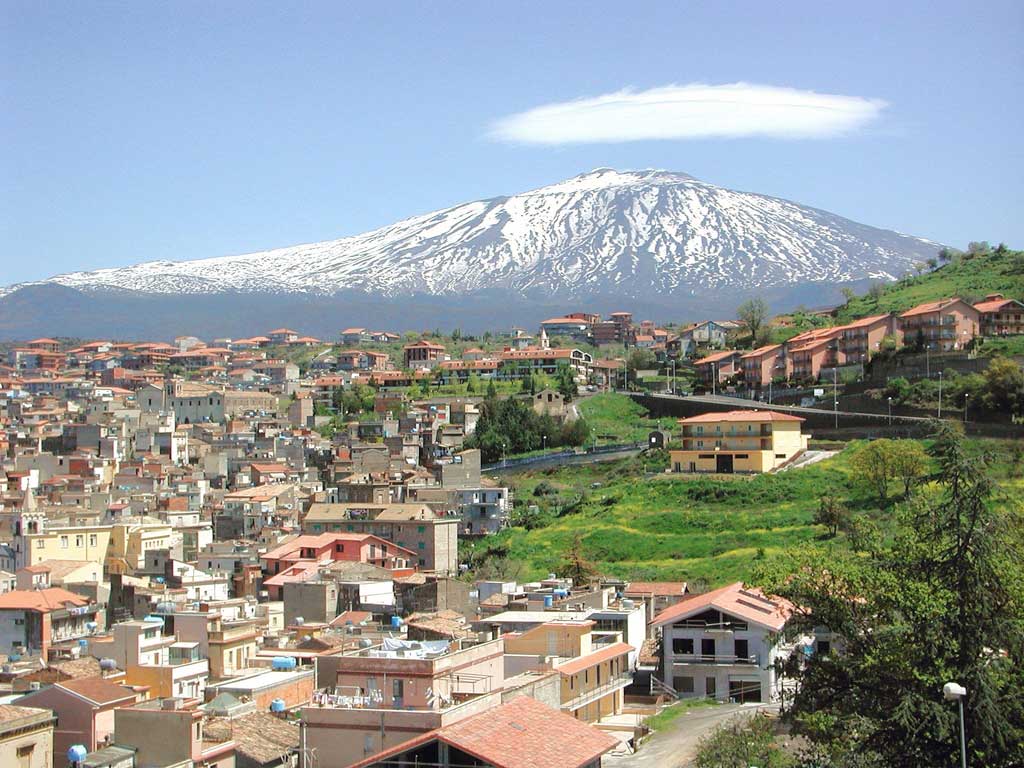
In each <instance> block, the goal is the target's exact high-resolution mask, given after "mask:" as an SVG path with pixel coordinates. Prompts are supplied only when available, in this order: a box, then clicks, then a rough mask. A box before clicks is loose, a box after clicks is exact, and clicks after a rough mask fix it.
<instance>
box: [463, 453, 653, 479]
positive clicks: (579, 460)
mask: <svg viewBox="0 0 1024 768" xmlns="http://www.w3.org/2000/svg"><path fill="white" fill-rule="evenodd" d="M642 450H643V448H642V447H641V448H624V449H623V450H621V451H610V452H608V453H579V454H575V455H573V456H552V457H551V458H550V459H538V460H537V461H533V462H530V463H529V464H517V465H516V464H514V465H510V466H508V467H502V466H501V465H498V464H496V465H494V466H488V467H483V468H482V470H481V471H483V473H484V474H488V475H500V474H503V473H506V472H525V471H527V470H530V471H532V470H535V469H548V468H549V467H558V466H563V465H566V464H594V463H596V462H599V461H613V460H614V459H624V458H626V457H627V456H636V455H638V454H639V453H640V452H641V451H642Z"/></svg>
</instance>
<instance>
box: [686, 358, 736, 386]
mask: <svg viewBox="0 0 1024 768" xmlns="http://www.w3.org/2000/svg"><path fill="white" fill-rule="evenodd" d="M693 366H694V368H695V369H696V371H697V375H698V376H699V377H700V380H701V382H702V383H703V384H704V386H706V387H711V386H717V385H719V384H721V383H722V382H725V381H728V380H729V379H731V378H732V377H733V376H736V375H737V374H739V373H741V372H742V370H743V369H742V367H741V365H740V353H739V352H736V351H734V350H731V349H726V350H722V351H721V352H713V353H711V354H710V355H707V356H706V357H702V358H701V359H700V360H695V361H694V363H693Z"/></svg>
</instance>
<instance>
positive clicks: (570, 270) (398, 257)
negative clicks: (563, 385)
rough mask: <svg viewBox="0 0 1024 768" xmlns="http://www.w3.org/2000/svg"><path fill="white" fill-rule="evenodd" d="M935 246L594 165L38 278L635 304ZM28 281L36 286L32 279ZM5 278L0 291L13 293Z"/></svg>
mask: <svg viewBox="0 0 1024 768" xmlns="http://www.w3.org/2000/svg"><path fill="white" fill-rule="evenodd" d="M937 248H938V245H937V244H936V243H932V242H929V241H927V240H922V239H919V238H914V237H909V236H906V235H902V234H899V233H896V232H891V231H887V230H881V229H876V228H873V227H868V226H865V225H863V224H857V223H856V222H853V221H850V220H848V219H844V218H842V217H841V216H837V215H835V214H832V213H828V212H826V211H821V210H817V209H815V208H809V207H806V206H802V205H797V204H796V203H792V202H789V201H786V200H781V199H778V198H774V197H767V196H765V195H758V194H752V193H749V192H737V191H733V190H729V189H724V188H722V187H718V186H715V185H714V184H709V183H707V182H703V181H699V180H697V179H695V178H693V177H691V176H688V175H686V174H682V173H669V172H665V171H652V170H647V171H630V172H619V171H614V170H609V169H599V170H595V171H593V172H591V173H585V174H582V175H580V176H577V177H575V178H572V179H569V180H567V181H563V182H561V183H558V184H553V185H551V186H547V187H542V188H540V189H535V190H533V191H530V192H524V193H522V194H518V195H513V196H512V197H497V198H492V199H490V200H480V201H476V202H471V203H465V204H463V205H457V206H454V207H451V208H446V209H444V210H441V211H436V212H434V213H428V214H425V215H422V216H414V217H412V218H409V219H405V220H403V221H399V222H397V223H395V224H392V225H391V226H387V227H384V228H382V229H378V230H375V231H373V232H368V233H366V234H362V235H356V236H354V237H344V238H341V239H339V240H332V241H328V242H321V243H313V244H309V245H298V246H293V247H290V248H279V249H276V250H272V251H264V252H260V253H251V254H245V255H241V256H225V257H218V258H211V259H202V260H197V261H181V262H171V261H156V262H147V263H143V264H137V265H135V266H130V267H121V268H114V269H100V270H95V271H91V272H72V273H69V274H64V275H58V276H56V277H53V278H50V279H49V280H46V281H42V282H43V283H48V284H54V283H55V284H59V285H62V286H66V287H69V288H73V289H77V290H78V291H81V292H83V293H87V294H88V293H94V292H107V291H110V290H116V291H127V292H131V293H133V294H136V295H137V294H150V295H152V294H162V295H167V294H175V295H180V294H190V295H202V294H205V295H209V294H225V293H231V294H256V293H258V294H276V295H286V294H290V295H306V296H310V297H329V296H332V295H335V294H339V293H342V292H352V291H357V292H362V293H366V294H370V295H382V296H388V297H396V296H405V295H421V296H422V295H427V296H430V295H433V296H450V295H453V294H471V293H478V292H481V291H487V292H490V291H492V290H494V289H500V290H502V291H504V292H505V293H506V294H508V292H511V293H512V294H513V295H519V296H524V297H525V296H530V297H533V298H537V297H545V298H554V297H558V298H569V297H571V298H574V299H580V298H583V297H586V296H597V295H601V296H616V297H621V299H622V300H624V301H625V300H627V299H632V300H637V301H644V300H646V299H648V298H653V297H657V298H658V299H659V300H662V301H664V300H666V299H671V298H673V297H678V298H683V297H689V296H693V295H695V294H700V295H702V296H703V297H705V298H707V297H708V296H711V297H713V296H714V295H715V294H716V293H719V294H721V295H730V296H733V295H736V294H737V293H741V292H749V291H751V290H756V289H759V290H766V289H773V288H782V287H785V286H793V285H797V284H802V283H828V284H832V285H835V284H838V283H845V282H851V281H856V280H860V279H864V278H883V279H885V278H895V277H897V276H899V275H901V274H903V273H904V272H906V271H907V270H908V269H910V268H911V267H912V266H913V265H914V264H915V263H916V262H920V261H923V260H924V259H926V258H927V257H928V256H930V255H932V254H933V253H934V252H935V251H936V249H937ZM35 285H38V284H35ZM19 287H23V286H12V287H11V288H8V289H6V290H4V291H2V292H0V295H4V294H8V293H10V292H11V291H13V290H15V289H16V288H19Z"/></svg>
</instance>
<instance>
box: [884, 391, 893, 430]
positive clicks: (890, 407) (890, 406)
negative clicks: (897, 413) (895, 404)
mask: <svg viewBox="0 0 1024 768" xmlns="http://www.w3.org/2000/svg"><path fill="white" fill-rule="evenodd" d="M885 399H886V400H888V401H889V426H890V427H891V426H892V398H891V397H887V398H885Z"/></svg>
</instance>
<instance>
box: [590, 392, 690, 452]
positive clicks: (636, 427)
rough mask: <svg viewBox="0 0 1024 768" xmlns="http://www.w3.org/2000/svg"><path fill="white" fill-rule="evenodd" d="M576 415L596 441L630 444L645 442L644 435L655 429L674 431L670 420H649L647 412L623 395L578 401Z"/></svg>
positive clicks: (613, 394)
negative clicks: (581, 418) (585, 424)
mask: <svg viewBox="0 0 1024 768" xmlns="http://www.w3.org/2000/svg"><path fill="white" fill-rule="evenodd" d="M579 410H580V414H581V415H582V416H583V418H584V419H586V421H587V424H589V425H590V428H591V429H592V430H594V432H595V433H596V434H597V436H598V442H599V443H600V442H611V441H614V442H620V443H624V442H634V441H638V440H643V441H646V440H647V434H648V433H649V432H650V431H651V430H652V429H656V428H658V427H659V426H661V427H666V428H674V427H675V420H674V419H661V421H660V422H659V421H658V420H657V419H651V418H648V417H647V409H645V408H644V407H643V406H642V405H639V404H638V403H636V402H634V401H633V400H632V399H631V398H629V397H627V396H626V395H620V394H618V393H617V392H602V393H601V394H599V395H592V396H590V397H587V398H584V399H582V400H580V401H579Z"/></svg>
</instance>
